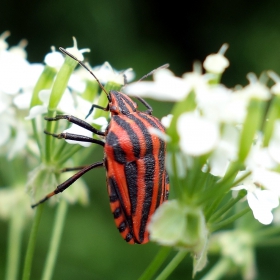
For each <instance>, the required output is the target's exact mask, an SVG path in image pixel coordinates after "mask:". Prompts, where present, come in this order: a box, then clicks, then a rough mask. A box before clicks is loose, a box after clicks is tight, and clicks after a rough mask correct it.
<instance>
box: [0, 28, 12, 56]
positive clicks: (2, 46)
mask: <svg viewBox="0 0 280 280" xmlns="http://www.w3.org/2000/svg"><path fill="white" fill-rule="evenodd" d="M9 36H10V32H9V31H5V32H3V33H2V34H1V35H0V52H1V51H3V50H6V49H7V48H8V47H9V45H8V43H7V42H6V39H7V38H8V37H9Z"/></svg>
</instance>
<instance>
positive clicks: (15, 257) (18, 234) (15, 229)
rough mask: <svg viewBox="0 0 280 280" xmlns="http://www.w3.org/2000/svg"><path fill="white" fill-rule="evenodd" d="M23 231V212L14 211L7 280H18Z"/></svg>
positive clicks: (9, 241)
mask: <svg viewBox="0 0 280 280" xmlns="http://www.w3.org/2000/svg"><path fill="white" fill-rule="evenodd" d="M22 231H23V217H22V212H21V211H17V209H14V211H13V214H12V217H11V220H10V226H9V239H8V258H7V265H6V277H5V279H6V280H16V279H18V272H19V258H20V249H21V240H22Z"/></svg>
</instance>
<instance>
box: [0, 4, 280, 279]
mask: <svg viewBox="0 0 280 280" xmlns="http://www.w3.org/2000/svg"><path fill="white" fill-rule="evenodd" d="M279 14H280V2H277V1H272V0H267V1H260V2H257V1H251V0H250V1H241V0H236V1H228V2H225V1H219V0H214V1H192V2H186V3H184V2H183V1H182V2H179V1H178V2H177V1H172V2H167V3H165V4H164V3H163V2H159V1H147V0H146V1H145V0H143V1H129V0H116V1H110V0H103V1H93V0H80V1H74V0H68V1H65V0H56V1H51V0H42V1H35V0H26V1H15V0H14V1H12V0H10V1H8V0H2V1H1V16H0V33H2V32H4V31H5V30H10V32H11V36H10V37H9V38H8V40H7V41H8V43H9V44H10V45H15V44H17V43H18V42H19V41H20V40H21V39H23V38H26V39H27V40H28V42H29V44H28V46H27V48H26V49H27V52H28V60H29V61H30V62H42V61H43V59H44V56H45V54H46V53H47V52H49V50H50V46H52V45H54V46H56V47H57V48H58V47H60V46H62V47H69V46H72V36H75V37H76V38H77V41H78V46H79V48H85V47H88V48H90V49H91V53H89V54H87V55H86V57H87V58H88V59H89V61H90V63H91V65H98V64H101V63H103V62H104V61H109V62H110V63H111V65H112V66H113V67H114V68H116V69H126V68H129V67H132V68H134V70H135V71H136V75H137V78H141V77H142V76H143V75H145V74H146V73H148V72H150V71H151V70H152V69H154V68H157V67H158V66H160V65H162V64H164V63H170V69H171V70H172V71H174V72H175V74H176V75H182V74H183V73H184V72H187V71H191V70H192V64H193V61H194V60H200V61H203V60H204V58H205V57H206V56H207V55H208V54H210V53H213V52H217V51H218V50H219V48H220V47H221V45H222V44H223V43H225V42H226V43H229V49H228V51H227V53H226V56H227V57H228V58H229V60H230V68H229V69H228V70H227V71H226V73H225V75H224V77H223V83H225V84H226V85H227V86H234V85H235V84H242V85H245V84H246V74H247V73H248V72H251V71H252V72H255V73H256V74H257V75H260V73H261V71H263V70H269V69H272V70H274V71H276V72H278V73H280V63H279V51H280V20H279ZM15 78H16V77H15ZM174 94H175V93H174ZM149 102H151V104H152V106H153V107H154V114H155V115H156V116H158V117H162V116H163V115H166V114H167V113H168V112H169V111H170V109H171V107H172V104H169V103H163V102H156V101H150V100H149ZM86 153H88V150H87V151H86ZM102 157H103V152H102V149H100V148H97V149H95V150H94V153H92V154H90V155H89V157H87V158H86V159H85V164H86V163H90V162H95V161H98V160H100V159H101V158H102ZM15 174H16V170H15ZM85 179H86V181H87V182H88V185H89V188H90V200H91V204H90V206H89V207H87V208H83V207H81V206H71V207H70V210H69V213H68V217H67V220H66V224H65V230H64V233H63V240H62V242H61V248H60V251H59V255H58V259H57V265H56V268H55V273H54V277H53V279H83V280H84V279H85V280H86V279H102V280H103V279H105V280H106V279H116V280H117V279H122V280H126V279H128V280H131V279H132V280H133V279H137V277H139V276H140V275H141V273H142V272H143V271H144V269H145V268H146V267H147V265H148V264H149V263H150V261H151V260H152V259H153V257H154V256H155V254H156V252H157V251H158V249H159V247H158V246H157V245H156V244H153V243H150V244H147V245H142V246H131V245H128V244H126V242H124V241H123V240H122V238H121V236H120V235H119V233H118V231H117V229H116V228H115V224H114V221H113V218H112V214H111V212H110V208H109V203H108V197H107V191H106V185H105V171H104V170H102V169H97V170H93V171H91V172H90V173H89V174H86V176H85ZM0 180H1V178H0ZM73 187H75V185H74V186H73ZM171 187H172V186H171ZM54 214H55V209H52V208H49V207H46V208H45V211H44V213H43V217H42V222H41V224H40V229H39V238H38V241H37V245H36V251H35V258H34V265H33V271H32V277H31V279H40V277H41V272H42V268H43V265H44V261H45V256H46V253H47V249H48V246H49V238H50V234H51V230H52V224H53V221H54ZM30 227H31V224H28V225H27V227H26V230H25V234H24V240H23V248H22V255H23V256H24V253H25V250H26V245H27V240H28V237H29V232H30ZM7 230H8V228H7V224H6V223H5V222H3V221H0V236H1V238H0V279H3V277H4V267H5V261H6V260H5V256H6V240H7V239H6V237H7ZM256 253H257V254H256V258H257V263H258V278H257V279H279V274H280V267H279V254H280V247H274V248H268V249H258V250H257V252H256ZM173 255H174V253H173ZM170 257H172V256H170ZM214 262H215V258H213V257H210V258H209V263H208V266H207V268H206V269H205V271H203V272H202V273H199V274H198V276H197V278H196V279H200V278H201V276H202V275H203V274H204V273H205V272H206V271H207V270H208V269H209V268H210V267H211V265H212V264H213V263H214ZM191 264H192V261H191V258H190V257H187V258H186V259H185V260H184V261H183V262H182V263H181V264H180V266H179V267H178V268H177V269H176V271H175V272H174V273H173V274H172V275H171V276H170V279H191V271H192V267H191ZM227 279H241V276H236V277H232V278H227Z"/></svg>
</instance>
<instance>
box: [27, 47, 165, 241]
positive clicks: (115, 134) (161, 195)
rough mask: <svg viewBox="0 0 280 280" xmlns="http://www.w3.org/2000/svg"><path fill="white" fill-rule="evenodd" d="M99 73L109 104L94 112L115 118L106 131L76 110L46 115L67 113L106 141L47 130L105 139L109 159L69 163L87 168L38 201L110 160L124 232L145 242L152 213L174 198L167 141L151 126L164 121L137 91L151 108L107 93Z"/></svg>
mask: <svg viewBox="0 0 280 280" xmlns="http://www.w3.org/2000/svg"><path fill="white" fill-rule="evenodd" d="M60 50H61V51H62V52H63V53H65V54H66V55H68V56H70V57H71V58H73V59H75V60H76V61H77V62H78V63H79V64H80V65H81V66H83V67H84V68H86V69H87V70H88V71H89V72H90V73H91V74H92V75H93V76H94V77H95V75H94V74H93V73H92V71H90V70H89V69H88V68H87V67H86V66H85V65H84V63H82V62H81V61H79V60H78V59H77V58H76V57H74V56H73V55H71V54H70V53H68V52H67V51H66V50H65V49H63V48H60ZM95 79H96V80H97V82H98V83H99V85H100V87H101V88H102V89H103V91H104V92H105V93H106V94H107V98H108V106H107V107H106V108H103V107H100V106H98V105H92V108H91V110H90V113H91V112H92V110H93V109H94V108H98V109H101V110H105V111H110V113H111V120H110V123H109V125H108V127H107V129H106V131H105V132H102V131H99V130H97V129H95V128H94V127H92V126H91V125H90V124H88V123H87V122H85V121H83V120H81V119H78V118H76V117H74V116H71V115H57V116H56V117H54V118H45V119H46V120H47V121H58V120H60V119H66V120H68V121H69V122H71V123H74V124H77V125H79V126H81V127H83V128H85V129H87V130H89V131H91V132H93V133H95V134H98V135H100V136H104V137H105V143H104V142H103V141H101V140H97V139H93V138H90V137H86V136H82V135H76V134H69V133H60V134H52V133H48V132H46V131H45V133H46V134H49V135H51V136H54V137H56V138H59V139H61V138H64V139H70V140H76V141H84V142H92V143H96V144H99V145H101V146H103V147H104V159H103V161H101V162H96V163H94V164H91V165H89V166H86V167H78V168H70V169H67V170H79V169H81V170H80V171H79V172H77V173H76V174H75V175H74V176H72V177H71V178H69V179H68V180H67V181H65V182H64V183H62V184H60V185H59V186H57V188H56V189H55V190H54V191H53V192H51V193H49V194H48V195H47V196H46V197H45V198H43V199H42V200H40V201H39V202H38V203H36V204H34V205H32V207H35V206H37V205H38V204H40V203H43V202H44V201H46V200H48V199H49V198H50V197H52V196H53V195H55V194H57V193H60V192H63V191H64V190H65V189H66V188H68V187H69V186H70V185H71V184H73V183H74V182H75V181H76V180H77V179H78V178H80V177H81V176H82V175H83V174H85V173H86V172H88V171H89V170H91V169H93V168H96V167H100V166H104V167H105V168H106V178H107V189H108V194H109V199H110V206H111V210H112V213H113V216H114V219H115V223H116V226H117V228H118V230H119V232H120V234H121V235H122V237H123V238H124V239H125V241H127V242H128V243H130V244H135V243H138V244H144V243H147V242H148V241H149V233H148V231H147V225H148V223H149V221H150V218H151V216H152V215H153V213H154V212H155V210H156V209H157V208H158V207H159V206H160V205H161V204H162V203H163V202H164V201H165V200H167V199H168V193H169V180H168V175H167V173H166V170H165V151H166V144H165V142H164V141H163V140H162V139H160V138H159V137H158V136H157V135H155V134H152V133H151V132H150V129H151V128H155V129H158V130H160V131H162V132H164V127H163V125H162V124H161V122H160V121H159V120H158V119H157V118H156V117H154V116H152V107H151V106H150V105H149V104H148V103H147V102H146V101H145V100H144V99H142V98H140V97H137V99H138V100H139V101H140V102H141V103H143V104H144V105H145V106H146V107H147V110H146V111H145V112H141V111H138V110H137V104H136V103H135V102H134V101H133V100H132V99H131V98H129V97H128V96H127V95H125V94H123V93H121V92H118V91H115V90H111V91H110V92H109V93H107V92H106V90H105V89H104V87H103V86H102V84H101V83H100V82H99V80H98V79H97V78H96V77H95ZM90 113H89V114H90Z"/></svg>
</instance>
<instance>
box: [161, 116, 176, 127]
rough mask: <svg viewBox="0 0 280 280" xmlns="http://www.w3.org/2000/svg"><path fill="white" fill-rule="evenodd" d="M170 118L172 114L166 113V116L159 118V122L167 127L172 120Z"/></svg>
mask: <svg viewBox="0 0 280 280" xmlns="http://www.w3.org/2000/svg"><path fill="white" fill-rule="evenodd" d="M172 118H173V115H172V114H168V115H167V116H165V117H162V119H161V123H162V124H163V126H164V127H165V128H168V127H169V126H170V124H171V121H172Z"/></svg>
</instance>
